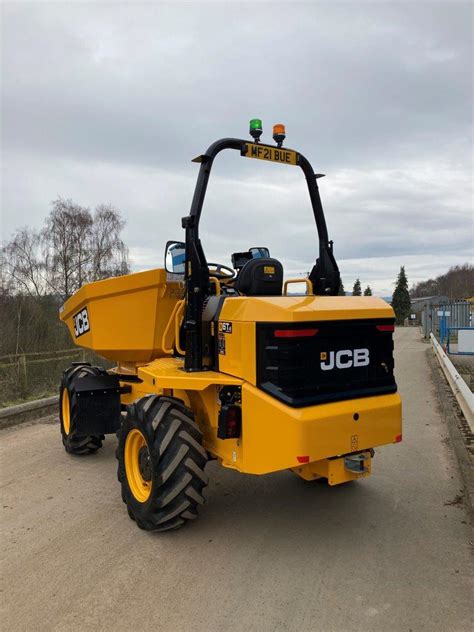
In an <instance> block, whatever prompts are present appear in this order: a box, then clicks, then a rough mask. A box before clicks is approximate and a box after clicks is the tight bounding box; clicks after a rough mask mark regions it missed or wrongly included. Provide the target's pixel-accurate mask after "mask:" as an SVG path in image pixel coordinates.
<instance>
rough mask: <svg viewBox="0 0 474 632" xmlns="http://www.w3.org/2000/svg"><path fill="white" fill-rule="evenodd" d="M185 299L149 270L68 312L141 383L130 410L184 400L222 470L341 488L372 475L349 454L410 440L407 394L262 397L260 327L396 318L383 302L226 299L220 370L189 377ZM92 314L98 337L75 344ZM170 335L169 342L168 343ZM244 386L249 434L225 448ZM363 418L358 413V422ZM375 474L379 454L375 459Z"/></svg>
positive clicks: (93, 292)
mask: <svg viewBox="0 0 474 632" xmlns="http://www.w3.org/2000/svg"><path fill="white" fill-rule="evenodd" d="M182 296H183V287H182V284H181V283H180V282H179V281H177V280H175V279H173V278H170V277H169V275H168V278H167V273H166V272H165V271H164V270H150V271H148V272H140V273H137V274H132V275H128V276H125V277H118V278H115V279H107V280H106V281H100V282H97V283H92V284H89V285H86V286H84V287H83V288H82V289H81V290H80V291H79V292H77V294H75V295H74V296H73V297H72V298H70V299H69V300H68V301H67V302H66V304H65V305H64V307H63V310H62V312H61V319H62V320H64V321H65V322H66V324H67V325H68V327H69V330H70V332H71V335H72V338H73V340H75V342H76V344H78V345H81V346H84V347H88V348H91V349H94V350H95V351H96V352H97V353H99V354H101V355H103V356H105V357H106V358H110V359H114V360H116V361H117V362H118V366H117V368H116V371H117V372H118V373H119V374H121V375H123V374H127V373H129V374H133V375H136V376H137V377H138V378H140V380H141V381H140V382H130V381H124V382H122V384H123V385H125V384H126V385H127V386H128V387H129V388H130V392H128V393H124V394H123V395H122V396H121V398H122V403H124V404H128V403H131V402H133V401H134V400H136V399H137V398H139V397H143V396H144V395H147V394H150V393H157V394H166V395H171V396H174V397H179V398H181V399H183V401H184V402H185V404H186V405H188V406H189V407H190V408H191V409H192V410H193V412H194V414H195V417H196V420H197V422H198V424H199V426H200V428H201V430H202V432H203V436H204V446H205V448H206V449H207V450H208V451H209V452H210V453H211V454H212V455H214V456H215V457H216V458H218V459H219V460H220V462H221V463H222V465H224V466H226V467H230V468H233V469H236V470H238V471H240V472H247V473H252V474H265V473H268V472H275V471H278V470H283V469H292V470H293V471H295V472H296V473H297V474H299V475H300V476H302V477H303V478H307V479H312V478H318V477H320V476H325V477H326V478H328V480H329V482H330V484H337V483H341V482H345V481H348V480H353V479H354V478H359V477H361V476H366V475H367V473H363V474H362V473H361V474H353V473H349V472H348V471H347V470H345V469H344V460H343V459H341V458H335V457H341V456H342V455H346V454H349V453H353V452H358V451H360V452H362V451H369V449H370V448H374V447H377V446H380V445H384V444H389V443H395V442H397V441H398V440H399V436H400V434H401V402H400V397H399V395H398V393H393V394H388V395H379V396H373V397H365V398H359V399H352V400H345V401H337V402H331V403H326V404H318V405H314V406H307V407H302V408H295V407H290V406H288V405H286V404H284V403H282V402H281V401H279V400H277V399H275V398H273V397H271V396H270V395H268V394H267V393H265V392H263V391H262V390H261V389H259V388H257V384H256V382H257V378H256V364H257V362H256V323H258V322H282V323H298V322H305V321H308V322H315V321H334V320H354V319H364V320H366V319H386V318H393V310H392V308H391V307H390V306H389V305H388V304H387V303H386V302H385V301H383V300H382V299H379V298H376V297H338V296H331V297H323V296H278V297H243V296H235V297H233V296H229V297H227V298H226V299H225V301H224V304H223V307H222V310H221V313H220V316H219V325H220V324H221V323H222V322H225V323H231V325H232V328H231V333H221V331H222V330H223V328H222V327H221V326H219V327H218V331H219V333H218V335H221V336H224V337H225V355H219V371H202V372H190V373H188V372H184V371H183V358H181V357H171V355H170V354H169V353H167V351H168V350H171V348H172V346H173V344H174V338H173V336H174V335H175V333H174V332H175V331H176V327H175V326H174V324H173V323H172V322H171V323H170V318H171V316H172V314H173V310H174V312H175V313H176V312H177V311H179V310H176V309H175V308H176V304H177V302H178V301H179V300H180V299H181V298H182ZM84 308H87V311H88V321H89V322H88V325H89V327H90V328H89V330H88V331H87V332H85V333H83V334H82V335H79V336H77V337H76V335H75V329H74V327H75V325H74V320H73V318H74V316H75V315H76V314H77V313H80V311H81V310H83V309H84ZM165 332H168V333H169V339H168V340H164V338H166V336H164V334H165ZM224 386H240V387H241V395H242V401H241V406H242V433H241V437H240V438H239V439H225V440H222V439H218V438H217V425H218V416H219V410H220V402H219V392H220V390H221V388H222V387H224ZM356 413H357V414H356ZM367 454H368V456H367V469H368V471H369V472H370V454H369V453H368V452H367Z"/></svg>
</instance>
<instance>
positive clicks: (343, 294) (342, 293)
mask: <svg viewBox="0 0 474 632" xmlns="http://www.w3.org/2000/svg"><path fill="white" fill-rule="evenodd" d="M337 295H338V296H345V295H346V292H345V290H344V283H343V282H342V279H341V280H340V282H339V290H338V292H337Z"/></svg>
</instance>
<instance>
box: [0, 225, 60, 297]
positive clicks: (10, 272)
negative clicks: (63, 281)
mask: <svg viewBox="0 0 474 632" xmlns="http://www.w3.org/2000/svg"><path fill="white" fill-rule="evenodd" d="M2 259H3V262H2V268H3V274H4V275H6V276H8V277H9V281H8V283H9V287H10V289H11V290H12V291H16V292H20V293H23V294H29V295H30V296H43V295H44V294H46V293H48V292H50V291H51V290H52V289H54V288H52V287H51V285H50V279H49V278H48V273H47V269H46V265H45V262H44V260H43V258H42V252H41V234H40V233H38V232H37V231H35V230H33V229H30V228H26V227H25V228H20V229H19V230H17V232H16V233H15V235H14V237H13V239H12V240H11V241H10V243H8V244H7V245H6V246H5V248H3V249H2ZM2 283H3V281H2Z"/></svg>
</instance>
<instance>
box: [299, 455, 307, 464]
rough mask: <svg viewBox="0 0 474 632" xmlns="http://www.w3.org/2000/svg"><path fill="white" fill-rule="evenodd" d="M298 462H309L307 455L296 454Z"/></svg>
mask: <svg viewBox="0 0 474 632" xmlns="http://www.w3.org/2000/svg"><path fill="white" fill-rule="evenodd" d="M296 459H297V461H298V463H309V456H297V457H296Z"/></svg>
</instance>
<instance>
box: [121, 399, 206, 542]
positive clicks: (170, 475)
mask: <svg viewBox="0 0 474 632" xmlns="http://www.w3.org/2000/svg"><path fill="white" fill-rule="evenodd" d="M133 429H138V430H139V431H140V432H141V433H142V435H143V437H144V438H145V440H146V443H147V447H148V453H149V455H150V462H151V490H150V494H149V497H148V499H147V500H145V501H144V502H140V501H138V500H137V498H136V497H135V496H134V494H133V492H132V490H131V489H130V486H129V481H128V480H127V472H126V468H125V444H126V440H127V436H128V434H129V433H130V432H131V431H132V430H133ZM207 460H208V455H207V452H206V450H205V449H204V448H203V446H202V434H201V431H200V429H199V427H198V425H197V424H196V422H195V420H194V415H193V413H192V411H191V410H189V408H187V407H186V406H185V405H184V403H183V402H182V401H181V400H179V399H176V398H174V397H167V396H158V395H149V396H146V397H143V398H142V399H140V400H138V401H136V402H135V403H134V404H132V405H131V406H129V407H128V412H127V416H126V419H125V421H124V423H123V425H122V428H121V432H120V438H119V446H118V471H117V476H118V479H119V481H120V483H121V486H122V500H123V501H124V502H125V504H126V505H127V510H128V514H129V516H130V518H132V520H135V522H136V523H137V525H138V527H140V528H141V529H144V530H146V531H168V530H171V529H178V528H180V527H182V526H184V524H186V523H187V522H189V521H191V520H194V519H195V518H197V515H198V511H197V510H198V506H199V505H202V504H204V502H205V499H204V497H203V494H202V492H203V489H204V487H206V485H207V484H208V476H207V474H206V473H205V471H204V468H205V466H206V463H207Z"/></svg>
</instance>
